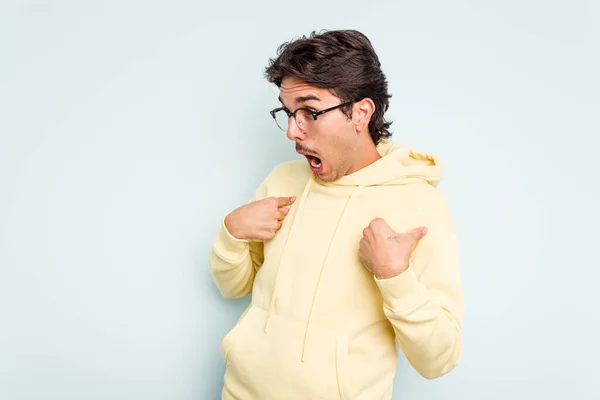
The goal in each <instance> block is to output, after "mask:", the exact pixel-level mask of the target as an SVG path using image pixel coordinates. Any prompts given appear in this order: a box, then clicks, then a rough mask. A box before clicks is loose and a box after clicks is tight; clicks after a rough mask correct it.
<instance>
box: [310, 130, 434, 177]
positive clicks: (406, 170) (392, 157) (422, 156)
mask: <svg viewBox="0 0 600 400" xmlns="http://www.w3.org/2000/svg"><path fill="white" fill-rule="evenodd" d="M377 151H378V152H379V154H380V155H381V158H380V159H378V160H377V161H375V162H374V163H372V164H370V165H368V166H366V167H364V168H362V169H360V170H358V171H356V172H353V173H352V174H349V175H345V176H343V177H341V178H340V179H338V180H336V181H334V182H324V181H321V180H320V179H318V177H315V180H316V181H318V182H319V183H320V184H321V185H324V186H363V187H365V186H378V185H406V184H409V183H415V182H427V183H429V184H430V185H432V186H434V187H436V186H437V185H438V184H439V182H440V181H441V180H442V178H443V175H444V166H443V164H442V162H441V160H440V159H439V158H438V157H437V156H436V155H434V154H430V153H424V152H420V151H417V150H415V149H412V148H410V147H408V146H406V145H403V144H400V143H395V142H393V141H391V140H382V141H381V142H380V143H379V145H378V146H377Z"/></svg>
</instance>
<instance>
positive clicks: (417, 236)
mask: <svg viewBox="0 0 600 400" xmlns="http://www.w3.org/2000/svg"><path fill="white" fill-rule="evenodd" d="M266 76H267V79H268V80H269V81H270V82H272V83H274V84H275V85H277V86H278V87H279V89H280V96H279V101H280V102H281V106H280V107H279V108H276V109H274V110H273V111H271V115H272V116H273V118H274V119H275V121H276V123H277V125H278V126H279V128H280V129H282V130H283V131H285V132H286V134H287V137H288V138H289V139H290V140H292V141H294V143H295V146H296V151H297V152H298V153H299V154H302V155H304V156H305V157H306V161H304V160H294V161H288V162H284V163H282V164H280V165H278V166H276V167H275V168H274V169H273V170H272V171H271V172H270V174H269V175H268V176H267V177H266V179H265V180H264V181H263V182H262V184H261V185H260V186H259V188H258V189H257V191H256V192H255V193H254V196H253V197H252V199H251V200H250V202H249V203H247V204H246V205H244V206H241V207H240V208H238V209H236V210H234V211H232V212H231V213H230V214H228V215H227V216H225V218H224V219H223V224H222V226H221V228H220V230H219V232H218V233H217V236H216V239H215V242H214V246H213V248H212V251H211V254H210V268H211V271H212V274H213V277H214V280H215V283H216V285H217V287H218V288H219V290H220V292H221V293H222V294H223V296H225V297H227V298H237V297H242V296H244V295H246V294H249V293H252V303H251V304H250V306H249V307H248V308H247V309H246V311H245V312H244V313H243V315H242V316H241V318H240V320H239V321H238V323H237V324H236V326H235V327H234V328H233V329H232V330H231V331H230V332H229V333H228V334H227V335H226V336H225V338H224V340H223V343H222V346H221V350H222V352H223V355H224V357H225V360H226V362H227V369H226V372H225V377H224V381H225V384H224V388H223V391H222V398H223V399H241V400H248V399H259V400H271V399H286V400H292V399H311V400H312V399H355V400H360V399H365V400H373V399H389V398H391V396H392V383H393V378H394V375H395V371H396V362H397V347H396V344H397V345H398V346H399V348H400V349H401V350H402V351H403V352H404V354H405V355H406V357H407V359H408V361H409V362H410V364H411V365H412V366H413V368H414V369H415V370H416V371H418V372H419V373H420V374H421V375H422V376H424V377H426V378H429V379H433V378H436V377H439V376H441V375H443V374H446V373H448V372H449V371H450V370H452V369H453V368H454V367H455V366H456V365H457V363H458V361H459V358H460V352H461V340H462V307H463V306H462V293H461V280H460V272H459V257H458V244H457V237H456V233H455V229H454V227H453V223H452V219H451V215H450V211H449V207H448V204H447V202H446V200H445V198H444V197H443V195H442V194H441V193H440V192H439V191H438V189H437V188H436V186H437V184H438V182H439V181H440V180H441V178H442V174H443V167H442V164H441V162H440V160H439V159H438V158H437V157H436V156H434V155H432V154H428V153H422V152H418V151H416V150H413V149H411V148H409V147H407V146H405V145H401V144H397V143H394V142H392V141H390V140H389V138H390V136H391V134H390V132H389V131H388V128H389V126H390V123H389V122H386V121H385V120H384V113H385V111H386V110H387V108H388V99H389V97H390V95H389V94H388V91H387V82H386V78H385V76H384V74H383V73H382V71H381V69H380V62H379V59H378V57H377V55H376V53H375V51H374V50H373V47H372V46H371V43H370V41H369V40H368V39H367V37H365V36H364V35H363V34H361V33H360V32H357V31H351V30H349V31H330V32H325V33H321V34H316V33H315V32H313V33H312V34H311V35H310V36H309V37H302V38H300V39H298V40H296V41H293V42H290V43H285V44H284V45H282V46H281V47H280V48H279V50H278V57H277V58H275V59H271V60H270V63H269V66H268V68H267V69H266Z"/></svg>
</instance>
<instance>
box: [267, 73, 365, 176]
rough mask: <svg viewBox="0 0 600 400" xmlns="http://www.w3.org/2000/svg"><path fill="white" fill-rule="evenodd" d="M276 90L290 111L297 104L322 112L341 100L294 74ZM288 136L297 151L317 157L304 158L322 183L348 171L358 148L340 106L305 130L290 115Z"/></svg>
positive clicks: (350, 125) (349, 122)
mask: <svg viewBox="0 0 600 400" xmlns="http://www.w3.org/2000/svg"><path fill="white" fill-rule="evenodd" d="M279 93H280V95H279V99H280V101H281V103H282V106H283V107H285V108H287V109H288V110H290V111H291V112H294V111H295V110H296V109H298V108H300V107H306V108H310V109H312V110H314V111H321V110H324V109H326V108H329V107H334V106H337V105H338V104H340V103H341V100H340V99H339V98H338V97H336V96H335V95H333V94H332V93H331V92H330V91H329V90H328V89H323V88H317V87H314V86H311V85H309V84H307V83H306V82H303V81H301V80H299V79H297V78H293V77H286V78H284V79H283V81H282V83H281V87H280V92H279ZM311 118H312V117H311ZM287 137H288V138H289V139H290V140H293V141H294V142H295V143H296V151H298V152H300V153H308V154H309V155H311V156H315V157H317V158H318V159H313V158H312V157H307V162H308V163H309V164H312V166H311V168H312V169H313V171H314V172H315V174H317V175H318V177H319V178H320V179H321V180H323V181H325V182H332V181H335V180H337V179H339V178H341V177H343V176H344V175H346V174H348V173H349V171H351V170H352V166H353V164H354V162H355V160H356V157H357V152H358V151H359V149H360V147H359V142H358V135H357V133H356V131H355V130H354V129H353V124H352V121H351V120H349V119H348V118H347V117H346V116H345V115H344V113H342V111H341V110H340V109H336V110H332V111H329V112H327V113H325V114H321V115H319V116H318V117H317V120H316V121H311V123H310V124H309V125H308V126H306V127H305V128H304V129H300V128H299V127H298V125H297V124H296V122H295V121H294V118H291V119H290V121H289V124H288V130H287ZM311 159H312V163H311ZM319 160H320V163H321V165H320V166H318V161H319ZM315 166H317V167H315Z"/></svg>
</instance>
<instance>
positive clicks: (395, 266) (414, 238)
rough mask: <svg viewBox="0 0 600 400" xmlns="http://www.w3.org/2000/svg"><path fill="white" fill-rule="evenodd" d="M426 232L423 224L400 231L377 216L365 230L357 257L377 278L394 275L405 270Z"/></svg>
mask: <svg viewBox="0 0 600 400" xmlns="http://www.w3.org/2000/svg"><path fill="white" fill-rule="evenodd" d="M426 234H427V228H426V227H424V226H421V227H418V228H415V229H413V230H412V231H409V232H406V233H397V232H395V231H394V230H393V229H392V228H391V227H390V226H389V225H388V224H387V223H386V222H385V221H384V220H383V219H381V218H375V219H374V220H372V221H371V223H370V224H369V226H367V227H366V228H365V229H364V230H363V238H362V239H361V240H360V248H359V250H358V257H359V259H360V261H361V262H362V263H363V264H364V265H365V267H366V268H367V269H368V270H369V271H371V272H372V273H373V274H374V275H375V277H376V278H377V279H386V278H392V277H394V276H397V275H399V274H401V273H402V272H404V271H406V269H407V268H408V263H409V260H410V255H411V253H412V250H413V247H414V245H415V244H416V243H417V242H418V241H419V240H420V239H421V238H422V237H423V236H425V235H426Z"/></svg>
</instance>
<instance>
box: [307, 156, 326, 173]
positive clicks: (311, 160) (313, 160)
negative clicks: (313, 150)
mask: <svg viewBox="0 0 600 400" xmlns="http://www.w3.org/2000/svg"><path fill="white" fill-rule="evenodd" d="M305 157H306V159H307V160H308V164H309V165H310V168H311V169H312V170H313V171H314V172H321V170H322V169H323V163H322V162H321V159H320V158H318V157H313V156H305Z"/></svg>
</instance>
